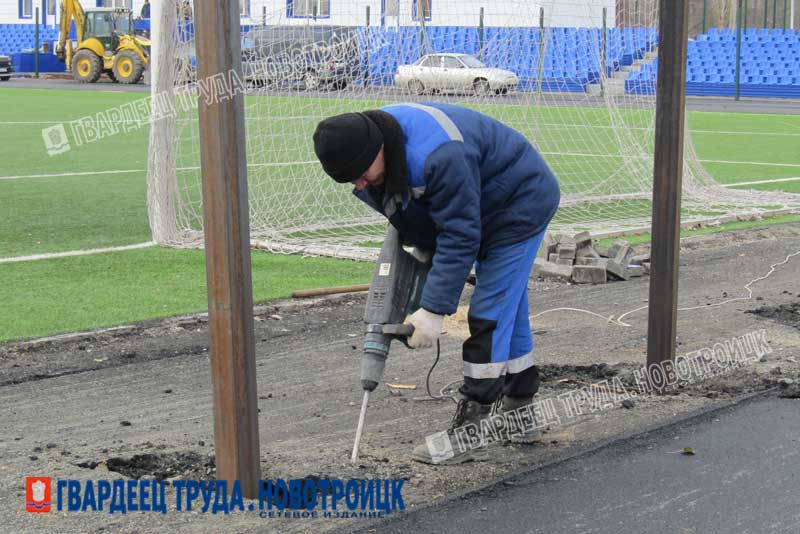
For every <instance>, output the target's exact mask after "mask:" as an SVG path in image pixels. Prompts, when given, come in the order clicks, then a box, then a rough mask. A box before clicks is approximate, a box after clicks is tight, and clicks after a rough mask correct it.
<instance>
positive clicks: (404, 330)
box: [383, 323, 414, 341]
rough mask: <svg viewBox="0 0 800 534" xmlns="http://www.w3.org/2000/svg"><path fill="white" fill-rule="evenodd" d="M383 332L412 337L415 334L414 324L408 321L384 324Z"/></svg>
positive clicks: (399, 336)
mask: <svg viewBox="0 0 800 534" xmlns="http://www.w3.org/2000/svg"><path fill="white" fill-rule="evenodd" d="M383 333H384V334H387V335H390V336H396V337H397V338H404V337H411V336H412V335H413V334H414V325H411V324H406V323H402V324H386V325H383ZM401 341H402V339H401Z"/></svg>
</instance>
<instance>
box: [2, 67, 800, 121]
mask: <svg viewBox="0 0 800 534" xmlns="http://www.w3.org/2000/svg"><path fill="white" fill-rule="evenodd" d="M146 74H147V73H146ZM7 87H8V88H26V89H68V90H79V91H129V92H137V93H148V92H149V91H150V86H149V85H146V84H144V83H140V84H137V85H121V84H117V83H113V82H111V81H110V80H108V79H106V78H101V79H100V80H99V81H98V82H97V83H93V84H80V83H77V82H75V81H74V80H69V79H38V80H37V79H33V78H21V77H15V78H12V79H11V80H10V81H8V82H5V83H2V84H0V88H7ZM248 94H251V95H259V96H282V97H284V96H297V97H305V98H364V99H382V100H390V101H398V102H405V101H408V100H420V98H419V97H417V96H412V95H409V94H407V93H406V92H404V91H401V90H398V89H396V88H394V87H376V88H370V89H367V90H365V89H363V88H362V87H355V88H345V89H344V90H342V91H335V90H320V91H304V90H269V91H267V90H260V89H251V90H250V92H249V93H248ZM472 99H473V97H471V96H469V95H452V96H447V95H444V96H442V95H425V96H424V98H423V100H426V101H431V102H451V103H463V102H469V101H470V100H472ZM532 101H533V94H532V93H516V94H509V95H503V96H497V97H490V98H488V99H486V98H483V99H481V103H496V104H500V105H524V104H531V103H532ZM620 101H623V99H622V98H620ZM636 101H637V102H638V103H639V104H640V105H646V106H648V107H653V106H654V105H655V103H654V98H652V97H643V96H641V95H639V96H637V97H636ZM543 103H544V104H546V105H550V106H576V105H580V106H588V107H606V105H607V102H606V100H605V99H604V98H602V97H599V96H593V95H589V94H586V93H561V94H555V93H545V94H544V97H543ZM629 104H630V102H626V105H629ZM686 108H687V109H688V110H690V111H714V112H728V113H774V114H785V115H796V114H800V102H798V100H792V99H782V98H742V99H740V100H738V101H736V100H734V99H733V98H725V97H687V98H686Z"/></svg>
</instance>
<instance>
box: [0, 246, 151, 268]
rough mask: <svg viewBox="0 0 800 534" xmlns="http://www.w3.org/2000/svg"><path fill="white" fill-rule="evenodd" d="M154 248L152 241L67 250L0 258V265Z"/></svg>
mask: <svg viewBox="0 0 800 534" xmlns="http://www.w3.org/2000/svg"><path fill="white" fill-rule="evenodd" d="M153 246H155V243H154V242H153V241H147V242H146V243H137V244H135V245H124V246H121V247H106V248H91V249H86V250H68V251H66V252H49V253H47V254H32V255H30V256H13V257H11V258H0V263H17V262H21V261H35V260H50V259H53V258H67V257H69V256H88V255H91V254H103V253H104V252H120V251H123V250H135V249H138V248H149V247H153Z"/></svg>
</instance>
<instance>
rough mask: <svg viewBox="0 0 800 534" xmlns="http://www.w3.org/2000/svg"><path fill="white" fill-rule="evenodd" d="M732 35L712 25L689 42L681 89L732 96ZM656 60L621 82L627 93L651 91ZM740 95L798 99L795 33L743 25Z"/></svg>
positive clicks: (799, 49)
mask: <svg viewBox="0 0 800 534" xmlns="http://www.w3.org/2000/svg"><path fill="white" fill-rule="evenodd" d="M736 44H737V43H736V34H735V33H733V32H731V31H730V30H728V29H722V30H719V29H716V28H711V29H710V30H709V31H708V33H707V34H701V35H698V36H697V38H696V39H694V40H692V41H689V46H688V53H687V61H686V94H688V95H698V96H711V95H713V96H732V95H734V94H735V90H736ZM657 70H658V62H657V61H654V62H653V63H652V64H650V65H643V66H642V68H641V70H640V71H639V72H634V73H631V75H630V76H629V77H628V79H627V80H626V82H625V91H626V92H628V93H638V94H652V92H653V89H654V87H655V85H654V84H655V79H656V72H657ZM739 82H740V94H741V96H751V97H777V98H800V33H798V32H797V31H796V30H790V29H787V30H784V29H781V28H775V29H757V28H748V29H747V30H746V31H745V32H743V38H742V46H741V63H740V65H739Z"/></svg>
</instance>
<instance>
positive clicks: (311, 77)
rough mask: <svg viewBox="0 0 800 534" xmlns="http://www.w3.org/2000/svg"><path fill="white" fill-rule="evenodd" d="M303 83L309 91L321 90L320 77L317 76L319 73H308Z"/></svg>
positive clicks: (311, 71)
mask: <svg viewBox="0 0 800 534" xmlns="http://www.w3.org/2000/svg"><path fill="white" fill-rule="evenodd" d="M303 83H304V84H305V86H306V90H308V91H313V90H314V89H319V76H317V73H316V72H314V71H313V70H309V71H306V73H305V75H304V76H303Z"/></svg>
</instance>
